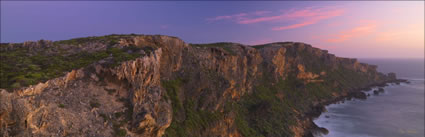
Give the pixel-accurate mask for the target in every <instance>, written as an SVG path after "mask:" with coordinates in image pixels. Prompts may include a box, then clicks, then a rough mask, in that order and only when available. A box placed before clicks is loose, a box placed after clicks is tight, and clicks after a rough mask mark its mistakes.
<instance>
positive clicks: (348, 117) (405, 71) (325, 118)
mask: <svg viewBox="0 0 425 137" xmlns="http://www.w3.org/2000/svg"><path fill="white" fill-rule="evenodd" d="M359 61H360V62H364V63H368V64H375V65H378V71H380V72H383V73H388V72H395V73H396V74H397V77H398V78H403V79H407V80H409V81H410V82H411V83H409V84H406V83H402V84H400V85H396V84H391V85H390V86H387V87H385V88H384V89H385V92H384V93H381V94H379V95H374V94H373V92H372V91H368V92H367V93H368V94H370V95H371V96H370V97H368V99H366V100H351V101H344V103H338V104H331V105H329V106H327V107H326V109H327V112H324V113H322V114H321V115H320V117H318V118H317V119H315V120H314V122H315V123H316V124H317V125H318V126H319V127H324V128H326V129H328V130H329V133H328V134H327V135H316V136H323V137H424V115H425V114H424V109H425V108H424V107H425V106H424V96H425V94H424V85H425V83H424V71H425V70H424V59H360V60H359Z"/></svg>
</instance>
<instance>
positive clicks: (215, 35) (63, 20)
mask: <svg viewBox="0 0 425 137" xmlns="http://www.w3.org/2000/svg"><path fill="white" fill-rule="evenodd" d="M113 33H114V34H129V33H137V34H162V35H171V36H177V37H179V38H181V39H183V40H184V41H186V42H189V43H209V42H221V41H229V42H238V43H243V44H262V43H268V42H277V41H299V42H305V43H309V44H312V45H313V46H315V47H319V48H322V49H327V50H329V51H330V52H331V53H334V54H336V55H337V56H344V57H356V58H423V57H424V2H423V1H408V2H401V1H398V2H391V1H381V2H372V1H363V2H349V1H326V2H307V1H303V2H287V1H277V2H271V1H269V2H247V1H245V2H244V1H232V2H224V1H208V2H194V1H191V2H173V1H167V2H150V1H126V2H119V1H90V2H83V1H80V2H76V1H74V2H73V1H67V2H66V1H60V2H53V1H44V2H12V1H6V2H5V1H1V42H23V41H27V40H38V39H48V40H63V39H70V38H75V37H86V36H101V35H108V34H113Z"/></svg>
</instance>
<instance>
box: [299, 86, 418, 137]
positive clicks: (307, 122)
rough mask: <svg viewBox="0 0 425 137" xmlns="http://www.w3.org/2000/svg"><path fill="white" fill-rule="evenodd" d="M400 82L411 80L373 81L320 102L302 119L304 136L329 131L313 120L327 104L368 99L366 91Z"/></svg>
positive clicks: (311, 136) (309, 136)
mask: <svg viewBox="0 0 425 137" xmlns="http://www.w3.org/2000/svg"><path fill="white" fill-rule="evenodd" d="M400 83H410V81H408V80H407V79H393V80H388V81H383V82H380V83H373V84H370V85H367V86H365V87H362V88H358V89H355V90H353V91H351V92H348V94H346V95H341V96H337V97H335V98H333V99H330V100H326V101H323V102H320V103H318V104H317V105H315V106H313V107H312V109H311V111H309V112H307V113H305V117H303V119H302V121H303V122H302V123H303V124H304V125H302V126H303V127H306V128H305V129H306V130H305V131H304V135H303V137H315V135H317V134H325V135H326V134H328V133H329V130H328V129H326V128H323V127H319V126H318V125H316V123H314V122H313V120H314V119H315V118H318V117H319V116H320V115H321V114H322V113H323V112H325V111H326V106H328V105H330V104H337V103H338V102H341V101H344V100H351V99H361V100H366V99H367V98H368V96H370V95H367V94H366V93H365V92H366V91H371V90H372V89H373V88H377V89H381V88H383V87H387V86H390V85H389V84H396V85H400ZM375 91H376V90H375ZM379 92H381V91H379ZM378 94H379V93H378Z"/></svg>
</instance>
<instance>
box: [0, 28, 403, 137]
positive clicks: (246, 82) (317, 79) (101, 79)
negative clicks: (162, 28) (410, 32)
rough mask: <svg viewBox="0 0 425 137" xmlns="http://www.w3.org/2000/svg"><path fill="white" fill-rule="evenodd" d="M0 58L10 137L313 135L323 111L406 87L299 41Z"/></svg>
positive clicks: (109, 40) (4, 123)
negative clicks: (376, 91)
mask: <svg viewBox="0 0 425 137" xmlns="http://www.w3.org/2000/svg"><path fill="white" fill-rule="evenodd" d="M0 51H1V53H2V55H1V57H2V61H1V63H2V67H1V69H0V70H1V71H0V74H1V79H0V80H1V86H0V88H3V89H1V91H0V134H2V135H3V136H167V137H174V136H223V137H240V136H246V137H247V136H267V137H278V136H279V137H280V136H295V137H301V136H311V135H312V134H313V132H314V130H312V129H314V128H315V127H314V124H313V123H312V122H311V116H312V115H314V114H313V113H317V110H318V109H320V106H321V105H323V104H325V103H327V102H330V101H332V100H337V99H340V98H343V97H348V96H357V95H358V94H359V93H360V94H361V92H360V90H361V89H363V88H367V87H370V86H374V85H382V84H385V83H386V82H391V81H394V80H396V77H395V74H389V75H385V74H382V73H379V72H377V71H376V68H377V66H374V65H368V64H364V63H360V62H358V61H357V60H356V59H348V58H340V57H336V56H335V55H332V54H329V53H328V52H327V51H325V50H321V49H318V48H314V47H312V46H310V45H308V44H305V43H297V42H282V43H270V44H265V45H257V46H245V45H241V44H237V43H212V44H187V43H185V42H183V41H182V40H180V39H178V38H175V37H169V36H161V35H155V36H150V35H108V36H102V37H88V38H79V39H72V40H65V41H55V42H51V41H45V40H41V41H38V42H25V43H18V44H2V45H1V47H0ZM64 72H65V73H64Z"/></svg>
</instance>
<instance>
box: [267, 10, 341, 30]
mask: <svg viewBox="0 0 425 137" xmlns="http://www.w3.org/2000/svg"><path fill="white" fill-rule="evenodd" d="M343 12H344V11H343V10H333V11H328V12H314V13H312V12H310V11H308V10H301V11H296V12H294V13H293V14H291V16H290V17H305V18H304V21H302V22H301V23H297V24H293V25H288V26H282V27H275V28H272V30H275V31H279V30H287V29H295V28H299V27H304V26H307V25H312V24H316V23H318V22H319V21H321V20H324V19H328V18H332V17H336V16H340V15H342V14H343Z"/></svg>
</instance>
